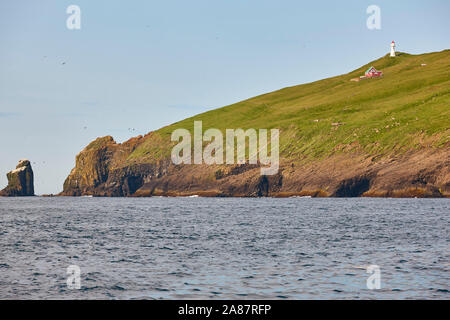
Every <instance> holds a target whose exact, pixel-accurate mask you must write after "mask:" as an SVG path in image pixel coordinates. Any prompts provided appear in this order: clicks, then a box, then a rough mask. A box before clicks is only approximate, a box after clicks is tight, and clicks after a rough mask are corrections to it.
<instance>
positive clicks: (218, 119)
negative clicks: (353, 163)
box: [127, 50, 450, 163]
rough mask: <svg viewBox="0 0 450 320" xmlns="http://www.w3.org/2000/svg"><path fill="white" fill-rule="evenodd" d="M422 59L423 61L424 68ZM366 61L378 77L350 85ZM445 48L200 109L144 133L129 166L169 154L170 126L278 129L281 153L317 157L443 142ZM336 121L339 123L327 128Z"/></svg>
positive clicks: (449, 91)
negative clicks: (380, 75) (199, 122)
mask: <svg viewBox="0 0 450 320" xmlns="http://www.w3.org/2000/svg"><path fill="white" fill-rule="evenodd" d="M422 64H426V66H422ZM370 66H374V67H375V68H377V69H378V70H381V71H383V72H384V77H383V78H381V79H367V80H363V81H360V82H351V81H350V79H352V78H355V77H359V76H360V75H363V74H364V71H365V70H366V69H368V68H369V67H370ZM449 119H450V50H445V51H442V52H435V53H428V54H421V55H410V54H406V53H400V54H399V55H398V56H397V57H395V58H391V57H389V56H385V57H382V58H380V59H378V60H376V61H373V62H370V63H368V64H367V65H365V66H362V67H361V68H359V69H357V70H355V71H352V72H350V73H348V74H344V75H341V76H337V77H333V78H328V79H324V80H320V81H316V82H313V83H309V84H303V85H298V86H293V87H288V88H284V89H281V90H278V91H274V92H271V93H267V94H264V95H261V96H257V97H254V98H251V99H248V100H245V101H242V102H238V103H235V104H232V105H230V106H226V107H223V108H219V109H216V110H212V111H209V112H205V113H202V114H199V115H196V116H194V117H191V118H188V119H185V120H183V121H180V122H177V123H174V124H172V125H170V126H167V127H164V128H161V129H159V130H157V131H155V132H152V133H150V134H149V135H147V136H146V137H145V140H144V142H143V143H141V144H140V145H139V146H138V147H137V148H136V150H134V152H133V153H131V154H130V155H129V157H128V159H127V162H128V163H135V162H153V161H157V160H159V159H161V158H163V157H166V156H169V155H170V150H171V147H172V145H173V144H171V143H170V135H171V133H172V131H173V130H175V129H176V128H185V129H188V130H190V131H191V132H192V131H193V123H194V120H202V121H203V130H206V129H208V128H218V129H221V130H223V132H224V129H226V128H230V129H234V128H243V129H246V128H255V129H259V128H266V129H270V128H279V129H280V155H281V157H282V158H285V159H289V160H291V161H305V160H306V161H307V160H317V159H320V158H324V157H327V156H329V155H330V154H333V153H336V152H348V151H350V150H352V151H355V152H362V153H366V154H370V155H388V154H393V153H402V152H405V151H407V150H411V149H418V148H423V147H448V142H449V136H450V129H449V128H450V120H449ZM332 123H340V125H338V126H336V125H334V126H333V125H332Z"/></svg>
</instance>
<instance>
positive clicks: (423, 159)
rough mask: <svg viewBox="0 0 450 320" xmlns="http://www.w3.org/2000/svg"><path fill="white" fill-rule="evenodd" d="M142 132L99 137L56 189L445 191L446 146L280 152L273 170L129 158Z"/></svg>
mask: <svg viewBox="0 0 450 320" xmlns="http://www.w3.org/2000/svg"><path fill="white" fill-rule="evenodd" d="M142 141H143V140H142V139H141V138H134V139H132V140H130V141H129V142H126V143H124V144H116V143H115V142H114V140H113V139H112V138H111V137H104V138H99V139H97V140H95V141H94V142H92V143H91V144H90V145H89V146H88V147H86V148H85V149H84V150H83V151H82V152H81V153H80V154H79V155H78V156H77V158H76V166H75V168H74V169H73V170H72V172H71V173H70V175H69V176H68V178H67V179H66V182H65V183H64V190H63V192H62V193H61V195H72V196H79V195H95V196H154V195H157V196H161V195H162V196H188V195H195V194H196V195H201V196H225V197H226V196H240V197H261V196H274V197H288V196H313V197H325V196H332V197H359V196H374V197H449V196H450V149H449V148H437V149H433V148H424V149H420V150H412V151H410V152H406V153H404V154H402V155H386V156H383V157H373V156H370V155H367V154H364V153H336V154H334V155H330V156H328V157H326V158H324V159H321V160H318V161H315V162H310V163H304V164H298V163H291V162H289V161H287V160H285V159H280V170H279V173H278V174H277V175H274V176H261V175H260V168H259V167H258V166H257V165H248V164H246V165H205V164H202V165H173V164H172V163H171V161H170V159H163V160H159V161H157V162H148V163H133V162H129V161H127V157H128V156H129V155H130V154H131V152H132V151H133V150H134V149H135V148H136V146H138V145H139V144H140V143H141V142H142Z"/></svg>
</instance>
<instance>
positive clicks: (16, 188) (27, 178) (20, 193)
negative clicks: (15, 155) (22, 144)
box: [0, 159, 34, 197]
mask: <svg viewBox="0 0 450 320" xmlns="http://www.w3.org/2000/svg"><path fill="white" fill-rule="evenodd" d="M6 176H7V177H8V186H7V187H6V188H5V189H3V190H1V191H0V196H4V197H24V196H34V182H33V169H31V163H30V161H29V160H25V159H24V160H20V161H19V164H18V165H17V166H16V169H14V170H12V171H10V172H8V174H7V175H6Z"/></svg>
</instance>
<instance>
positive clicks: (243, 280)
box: [0, 197, 450, 299]
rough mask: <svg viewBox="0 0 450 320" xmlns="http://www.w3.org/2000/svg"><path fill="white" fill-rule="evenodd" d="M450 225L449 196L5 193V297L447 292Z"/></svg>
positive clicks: (1, 240)
mask: <svg viewBox="0 0 450 320" xmlns="http://www.w3.org/2000/svg"><path fill="white" fill-rule="evenodd" d="M449 231H450V200H449V199H379V198H377V199H375V198H348V199H343V198H285V199H275V198H201V197H189V198H163V197H153V198H96V197H78V198H75V197H53V198H45V197H24V198H0V299H449V298H450V294H449V290H450V272H449V271H450V254H449V253H450V250H449V249H450V237H449ZM69 266H75V268H79V269H78V270H79V272H80V274H79V277H78V278H77V279H76V280H74V279H75V278H76V277H77V275H76V274H73V273H71V272H72V271H70V272H69V273H68V267H69ZM73 268H74V267H70V268H69V270H73ZM374 270H376V271H374ZM368 271H370V273H368ZM374 276H376V277H377V279H378V286H375V288H374V287H373V285H372V287H371V288H369V287H370V286H368V285H367V282H368V279H369V278H370V277H372V278H370V279H371V280H370V281H369V282H370V283H372V284H373V283H377V282H373V279H374V278H373V277H374ZM74 277H75V278H74ZM68 278H69V281H68ZM72 280H73V281H72ZM78 280H79V282H77V281H78ZM68 282H69V283H68ZM76 283H78V284H79V289H77V288H76V285H75V288H74V284H76Z"/></svg>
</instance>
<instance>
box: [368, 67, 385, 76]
mask: <svg viewBox="0 0 450 320" xmlns="http://www.w3.org/2000/svg"><path fill="white" fill-rule="evenodd" d="M364 76H365V77H366V78H379V77H382V76H383V72H381V71H378V70H377V69H375V68H374V67H370V68H369V69H367V71H366V73H365V74H364Z"/></svg>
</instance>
